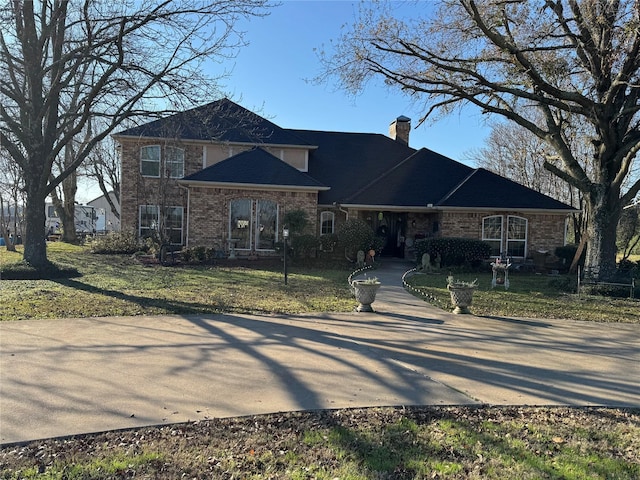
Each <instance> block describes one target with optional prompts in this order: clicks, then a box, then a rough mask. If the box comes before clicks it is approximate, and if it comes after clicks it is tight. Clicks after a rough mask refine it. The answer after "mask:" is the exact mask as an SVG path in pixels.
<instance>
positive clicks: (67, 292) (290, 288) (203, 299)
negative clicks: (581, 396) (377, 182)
mask: <svg viewBox="0 0 640 480" xmlns="http://www.w3.org/2000/svg"><path fill="white" fill-rule="evenodd" d="M48 248H49V252H48V255H49V258H50V259H51V260H52V261H54V262H55V263H56V264H57V265H58V266H60V267H63V268H69V269H77V270H78V271H79V273H80V276H77V277H74V278H67V279H52V280H1V281H0V295H1V296H2V300H3V301H2V302H0V321H6V320H22V319H30V318H63V317H91V316H113V315H160V314H202V313H217V312H234V313H289V314H296V313H309V312H322V311H326V312H339V311H344V312H346V311H350V310H352V309H353V307H354V300H353V297H352V295H351V293H350V291H349V288H348V285H347V283H346V277H347V276H348V275H349V273H350V272H351V270H350V265H348V264H343V265H340V266H339V267H337V268H336V267H335V266H332V267H328V266H318V264H316V265H313V264H310V263H308V262H307V263H305V264H304V265H302V264H300V263H296V262H294V263H293V264H292V265H291V266H290V268H289V282H288V285H284V281H283V273H282V266H281V265H280V264H279V263H277V262H276V263H275V264H274V263H273V262H271V263H268V262H267V263H264V262H260V261H257V262H255V263H252V264H251V268H244V267H240V266H236V267H233V266H228V265H227V266H215V267H212V266H188V267H162V266H160V265H143V264H141V263H140V262H138V261H137V260H135V259H134V258H133V257H131V256H129V255H95V254H92V253H90V252H89V250H88V249H87V248H84V247H81V246H76V245H69V244H64V243H60V242H56V243H51V244H49V246H48ZM21 260H22V255H21V252H20V251H18V252H17V253H12V252H7V251H6V249H4V248H0V269H2V268H3V267H4V268H7V267H9V265H11V264H15V263H18V262H20V261H21ZM445 277H446V275H445V274H427V275H425V274H418V275H415V276H413V277H410V279H409V283H410V284H411V285H412V286H413V287H415V288H416V289H417V290H418V291H419V292H420V293H421V294H422V295H423V296H424V298H425V299H426V300H427V301H430V302H431V303H433V304H434V305H436V306H438V307H440V308H442V309H444V310H451V305H450V299H449V292H448V291H447V289H446V278H445ZM456 277H457V278H460V279H462V280H473V279H475V278H477V279H478V282H479V288H478V289H477V291H476V292H475V294H474V300H473V306H472V307H471V311H472V313H474V314H475V315H483V316H499V317H505V316H506V317H525V318H558V319H574V320H591V321H600V322H630V323H640V313H639V311H640V308H638V307H640V300H638V299H635V300H633V299H628V298H611V297H597V296H588V295H580V296H578V295H576V294H575V293H571V292H575V286H574V285H573V284H574V283H575V281H574V279H573V278H572V277H564V276H555V277H549V276H544V275H533V274H517V273H512V274H511V275H510V280H511V285H510V288H509V289H508V290H505V289H504V288H503V287H501V286H498V287H496V288H495V289H492V288H491V274H490V273H480V274H477V273H474V274H461V275H456Z"/></svg>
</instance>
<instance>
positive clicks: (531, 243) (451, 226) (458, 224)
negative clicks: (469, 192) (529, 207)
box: [440, 211, 566, 256]
mask: <svg viewBox="0 0 640 480" xmlns="http://www.w3.org/2000/svg"><path fill="white" fill-rule="evenodd" d="M490 215H503V216H504V223H503V225H504V229H506V225H507V221H506V220H507V219H506V217H507V215H515V216H518V217H523V218H526V219H527V220H528V225H527V250H528V252H529V256H530V255H531V252H532V251H534V250H550V251H553V250H554V249H555V248H556V247H559V246H562V245H564V229H565V219H566V214H557V215H552V214H542V213H540V214H532V213H522V212H517V211H513V212H497V211H495V212H442V216H441V220H440V221H441V226H440V235H441V236H444V237H463V238H482V219H483V218H485V217H487V216H490ZM504 234H505V235H506V232H504ZM503 240H504V241H506V236H505V238H503Z"/></svg>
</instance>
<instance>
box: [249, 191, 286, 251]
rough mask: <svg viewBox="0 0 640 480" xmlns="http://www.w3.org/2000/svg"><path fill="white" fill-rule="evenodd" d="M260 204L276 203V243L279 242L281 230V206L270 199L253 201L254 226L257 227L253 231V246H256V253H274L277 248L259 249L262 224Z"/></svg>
mask: <svg viewBox="0 0 640 480" xmlns="http://www.w3.org/2000/svg"><path fill="white" fill-rule="evenodd" d="M260 202H272V203H275V205H276V228H275V232H274V233H275V238H274V240H273V241H274V243H276V242H277V241H278V230H279V226H280V204H279V203H278V202H276V201H275V200H271V199H268V198H258V199H256V200H254V201H253V205H254V207H253V216H254V217H255V218H254V219H253V220H254V225H255V226H256V228H255V230H253V235H254V237H253V239H252V245H255V247H256V251H258V252H274V251H275V247H274V248H258V245H259V235H260V232H259V229H260V222H259V220H260V219H259V218H258V217H259V215H260Z"/></svg>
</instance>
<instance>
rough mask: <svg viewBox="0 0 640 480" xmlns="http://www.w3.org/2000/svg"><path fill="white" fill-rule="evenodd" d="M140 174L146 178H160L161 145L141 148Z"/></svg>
mask: <svg viewBox="0 0 640 480" xmlns="http://www.w3.org/2000/svg"><path fill="white" fill-rule="evenodd" d="M140 173H142V175H144V176H145V177H159V176H160V145H149V146H146V147H142V148H140Z"/></svg>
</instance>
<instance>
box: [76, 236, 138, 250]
mask: <svg viewBox="0 0 640 480" xmlns="http://www.w3.org/2000/svg"><path fill="white" fill-rule="evenodd" d="M87 243H88V244H89V248H90V251H91V253H97V254H133V253H136V252H137V251H139V250H140V242H138V238H137V236H136V234H135V233H133V232H111V233H108V234H107V235H104V236H102V237H96V238H94V239H93V240H90V241H88V242H87Z"/></svg>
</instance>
